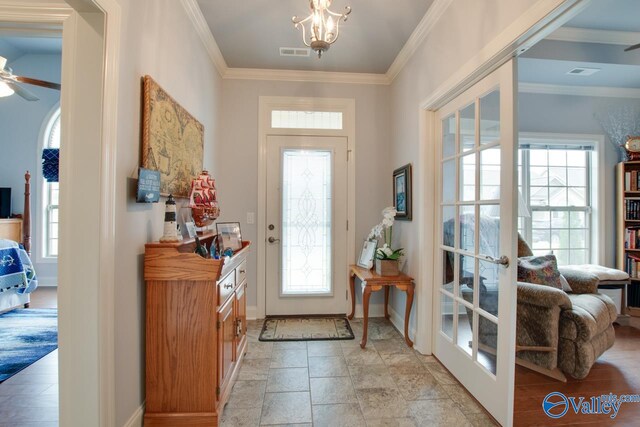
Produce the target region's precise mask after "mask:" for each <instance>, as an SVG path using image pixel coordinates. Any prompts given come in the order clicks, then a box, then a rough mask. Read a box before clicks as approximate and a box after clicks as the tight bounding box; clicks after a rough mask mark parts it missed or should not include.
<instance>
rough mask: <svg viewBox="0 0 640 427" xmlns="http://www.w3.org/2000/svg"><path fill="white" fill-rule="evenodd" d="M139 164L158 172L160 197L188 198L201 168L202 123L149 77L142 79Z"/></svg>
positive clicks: (202, 148) (202, 147)
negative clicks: (170, 195)
mask: <svg viewBox="0 0 640 427" xmlns="http://www.w3.org/2000/svg"><path fill="white" fill-rule="evenodd" d="M143 98H144V99H143V101H144V105H143V112H142V167H144V168H146V169H152V170H157V171H158V172H160V193H161V194H162V195H163V196H166V195H169V194H173V196H174V197H189V192H190V190H191V180H192V179H193V178H194V177H196V176H198V175H199V174H200V172H201V171H202V159H203V150H204V126H202V124H201V123H200V122H199V121H198V120H196V119H195V118H194V117H193V116H192V115H191V114H189V112H188V111H187V110H185V109H184V108H183V107H182V106H181V105H180V104H178V103H177V102H176V101H175V100H174V99H173V98H172V97H171V96H169V94H168V93H167V92H165V91H164V90H163V89H162V88H161V87H160V85H158V83H156V82H155V81H154V80H153V79H152V78H151V77H150V76H144V81H143Z"/></svg>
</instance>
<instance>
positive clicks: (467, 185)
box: [460, 153, 476, 201]
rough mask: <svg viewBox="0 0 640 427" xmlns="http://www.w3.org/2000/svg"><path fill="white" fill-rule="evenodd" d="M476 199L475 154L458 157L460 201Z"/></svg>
mask: <svg viewBox="0 0 640 427" xmlns="http://www.w3.org/2000/svg"><path fill="white" fill-rule="evenodd" d="M475 199H476V154H475V153H471V154H467V155H466V156H462V157H460V200H462V201H470V200H475Z"/></svg>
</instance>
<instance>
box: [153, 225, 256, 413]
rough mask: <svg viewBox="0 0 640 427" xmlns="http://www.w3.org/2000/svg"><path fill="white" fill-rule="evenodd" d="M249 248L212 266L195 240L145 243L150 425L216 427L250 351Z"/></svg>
mask: <svg viewBox="0 0 640 427" xmlns="http://www.w3.org/2000/svg"><path fill="white" fill-rule="evenodd" d="M212 239H213V235H208V236H203V237H202V238H201V240H202V241H203V242H204V243H206V244H210V242H211V240H212ZM249 246H250V244H249V242H243V248H242V250H240V251H238V252H236V254H235V255H234V256H233V257H231V258H228V259H225V260H213V259H204V258H202V257H200V256H198V255H196V254H194V253H193V250H194V248H195V242H194V241H192V240H188V241H184V242H180V243H170V244H160V243H150V244H148V245H146V250H145V271H144V275H145V282H146V405H145V417H144V424H145V426H178V425H180V426H217V425H218V419H219V416H220V414H221V413H222V409H223V408H224V405H225V403H226V402H227V400H228V398H229V394H230V393H231V389H232V387H233V382H234V381H235V378H236V376H237V374H238V371H239V369H240V365H241V363H242V359H243V357H244V354H245V353H246V346H247V339H246V297H245V295H246V280H245V276H246V255H247V252H248V250H249ZM241 270H242V271H241ZM238 279H240V280H238Z"/></svg>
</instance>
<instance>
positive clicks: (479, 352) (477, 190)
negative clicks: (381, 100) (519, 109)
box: [435, 61, 517, 425]
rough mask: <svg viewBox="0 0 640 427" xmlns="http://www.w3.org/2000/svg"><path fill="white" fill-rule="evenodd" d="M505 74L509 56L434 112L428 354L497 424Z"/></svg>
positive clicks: (510, 211) (505, 212)
mask: <svg viewBox="0 0 640 427" xmlns="http://www.w3.org/2000/svg"><path fill="white" fill-rule="evenodd" d="M513 75H514V73H513V63H512V61H510V62H509V63H507V64H505V65H504V66H502V67H501V68H500V69H499V70H497V71H495V72H494V73H492V74H491V75H489V76H488V77H486V78H485V79H484V80H482V81H481V82H479V83H477V84H476V85H475V86H473V87H472V88H470V89H469V90H467V91H466V92H465V93H463V94H462V95H460V96H459V97H458V98H456V99H455V100H453V101H452V102H450V103H449V104H448V105H446V106H445V107H443V108H442V109H441V110H440V111H439V112H438V114H439V126H440V132H438V135H441V144H440V147H439V148H440V150H439V152H440V156H439V163H440V171H441V175H440V181H441V183H440V185H439V187H440V188H441V193H440V209H439V215H440V220H439V221H438V224H439V226H440V227H441V230H440V233H439V235H440V236H442V241H441V242H440V245H439V250H438V256H439V258H440V261H439V262H438V263H437V265H438V266H441V268H442V271H441V272H437V273H436V277H437V278H438V281H439V283H440V285H439V286H438V288H437V291H436V292H437V297H436V299H435V301H437V303H436V304H435V309H436V310H439V311H440V313H439V315H438V316H436V319H439V325H437V329H436V331H437V334H436V343H435V354H436V357H438V358H439V359H440V361H442V362H443V363H444V364H445V366H447V368H448V369H449V370H450V371H451V372H452V373H453V374H454V375H455V376H456V377H457V378H458V379H459V380H460V381H461V382H462V383H463V384H464V385H465V387H466V388H467V389H469V391H471V393H472V394H473V395H474V396H475V397H476V399H478V400H479V401H480V402H481V403H482V404H483V405H484V406H485V407H486V408H487V410H489V412H491V414H492V415H493V416H494V417H495V418H496V419H497V420H498V421H500V422H501V423H503V424H504V425H509V424H511V422H512V420H511V418H512V409H513V373H514V363H515V357H514V356H515V354H514V352H515V295H516V294H515V292H516V291H515V289H516V288H515V267H514V266H513V265H512V264H511V263H510V262H512V263H515V260H516V250H515V247H516V245H515V241H516V239H515V227H516V221H515V212H516V210H515V208H514V206H513V204H514V203H513V201H514V200H517V199H516V198H515V197H514V195H515V185H516V184H515V183H517V181H516V179H515V178H516V174H515V157H514V156H515V155H514V153H515V146H516V138H515V131H514V117H515V116H514V114H513V110H514V108H515V105H516V104H515V91H514V86H513V85H514V79H513Z"/></svg>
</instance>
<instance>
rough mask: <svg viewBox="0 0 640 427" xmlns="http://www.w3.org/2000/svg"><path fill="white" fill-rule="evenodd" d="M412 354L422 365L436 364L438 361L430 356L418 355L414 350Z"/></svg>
mask: <svg viewBox="0 0 640 427" xmlns="http://www.w3.org/2000/svg"><path fill="white" fill-rule="evenodd" d="M414 353H415V355H416V357H417V358H418V360H419V361H420V362H422V363H437V362H438V360H437V359H436V358H435V357H434V356H432V355H426V354H420V352H419V351H418V350H414Z"/></svg>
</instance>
